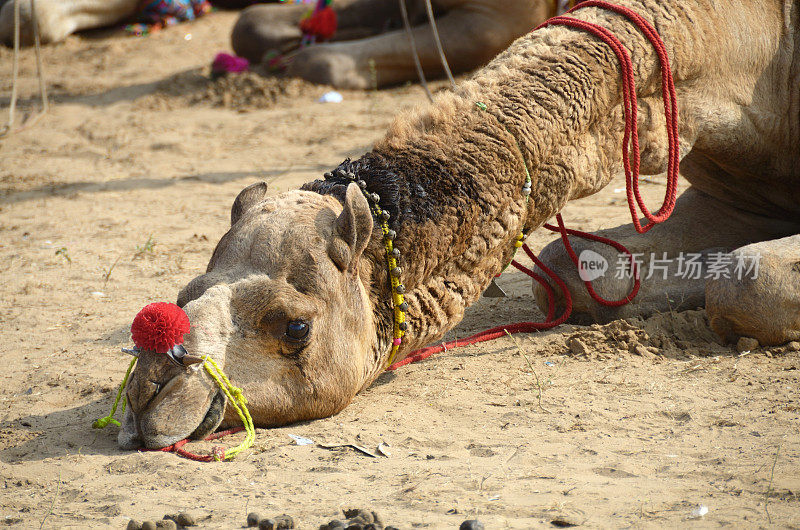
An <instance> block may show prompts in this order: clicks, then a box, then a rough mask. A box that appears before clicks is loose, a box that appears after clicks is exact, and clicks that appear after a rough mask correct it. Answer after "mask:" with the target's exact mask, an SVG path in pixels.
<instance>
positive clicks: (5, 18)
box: [0, 0, 252, 46]
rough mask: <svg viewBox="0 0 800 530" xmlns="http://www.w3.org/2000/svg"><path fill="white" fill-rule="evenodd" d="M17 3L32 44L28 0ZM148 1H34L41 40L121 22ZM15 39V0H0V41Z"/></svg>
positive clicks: (24, 38)
mask: <svg viewBox="0 0 800 530" xmlns="http://www.w3.org/2000/svg"><path fill="white" fill-rule="evenodd" d="M17 1H18V2H19V3H20V41H21V42H22V44H23V45H32V44H33V31H32V26H31V20H32V16H31V15H32V11H31V5H32V2H31V0H17ZM146 3H147V2H144V3H143V2H142V0H36V14H37V16H38V21H39V32H40V33H39V34H40V38H41V41H42V43H50V42H60V41H62V40H64V39H65V38H67V37H68V36H69V35H72V34H73V33H75V32H76V31H82V30H85V29H93V28H101V27H104V26H112V25H114V24H122V23H124V22H125V21H126V20H128V19H130V18H132V17H134V16H135V15H136V14H137V13H138V11H139V10H140V9H141V8H142V6H143V5H144V4H146ZM212 3H213V4H214V5H219V6H220V7H244V6H245V5H248V4H250V3H252V2H249V1H248V0H215V1H214V2H212ZM13 39H14V0H0V43H2V44H6V45H8V46H10V45H12V44H13Z"/></svg>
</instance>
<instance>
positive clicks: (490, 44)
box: [231, 0, 558, 89]
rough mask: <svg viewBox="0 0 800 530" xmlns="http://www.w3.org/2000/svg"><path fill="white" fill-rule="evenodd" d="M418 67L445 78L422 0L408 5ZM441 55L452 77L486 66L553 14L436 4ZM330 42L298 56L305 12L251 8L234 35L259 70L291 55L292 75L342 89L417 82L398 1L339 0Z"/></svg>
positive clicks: (463, 2)
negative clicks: (261, 64) (275, 58)
mask: <svg viewBox="0 0 800 530" xmlns="http://www.w3.org/2000/svg"><path fill="white" fill-rule="evenodd" d="M405 1H406V5H407V9H408V12H409V18H410V21H411V24H413V26H414V28H413V30H412V32H413V37H414V40H415V42H416V46H417V49H418V52H419V58H420V62H421V64H422V67H423V69H424V71H425V73H426V75H428V76H437V75H443V74H444V70H443V67H442V62H441V59H440V57H439V53H438V51H437V46H436V43H435V41H434V37H433V33H432V31H431V28H430V26H429V24H428V18H427V16H426V11H425V2H424V1H423V0H405ZM432 5H433V8H434V10H435V11H434V12H435V15H436V24H437V26H438V31H439V34H440V37H441V41H442V45H443V48H444V52H445V55H446V57H447V60H448V62H449V64H450V67H451V69H452V70H453V71H454V72H465V71H468V70H472V69H474V68H477V67H479V66H481V65H483V64H485V63H487V62H488V61H489V60H490V59H491V58H492V57H494V56H495V55H497V54H498V53H499V52H501V51H502V50H504V49H506V48H507V47H508V45H509V44H511V42H512V41H514V39H516V38H517V37H519V36H521V35H523V34H525V33H527V32H528V31H530V30H531V29H532V28H533V27H535V26H537V25H538V24H540V23H541V22H543V21H544V20H545V19H546V18H548V17H551V16H554V15H555V14H556V10H557V9H558V8H557V5H556V3H555V2H549V1H545V0H510V1H507V2H501V3H498V2H496V1H494V0H433V2H432ZM332 7H333V9H334V11H336V14H337V19H338V24H339V26H338V29H337V32H336V34H335V35H334V37H333V40H334V42H331V43H323V44H318V45H314V46H309V47H306V48H303V49H301V50H297V48H298V46H299V45H300V39H301V38H302V33H301V32H300V29H299V23H300V19H301V18H302V17H303V16H304V14H305V13H306V12H307V11H308V8H307V7H306V6H302V5H296V6H295V5H256V6H252V7H250V8H248V9H246V10H245V11H244V12H243V13H242V15H241V16H240V18H239V20H238V21H237V23H236V25H235V26H234V28H233V33H232V35H231V43H232V45H233V49H234V51H236V53H237V54H238V55H241V56H243V57H246V58H247V59H249V60H250V61H251V62H254V63H258V62H261V61H262V59H263V58H264V57H265V54H267V55H266V57H267V58H268V59H269V58H272V57H273V56H274V54H275V53H280V54H285V53H289V54H290V55H289V60H288V63H289V65H288V69H287V72H288V74H289V75H292V76H296V77H301V78H303V79H306V80H308V81H312V82H315V83H323V84H328V85H333V86H335V87H339V88H356V89H365V88H371V87H373V86H379V87H381V86H387V85H393V84H397V83H402V82H404V81H411V80H416V79H417V72H416V70H415V66H414V58H413V56H412V53H411V47H410V44H409V41H408V36H407V35H406V32H405V31H404V30H403V28H402V19H401V12H400V7H399V4H398V2H397V0H337V1H335V2H333V4H332Z"/></svg>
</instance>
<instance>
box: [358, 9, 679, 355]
mask: <svg viewBox="0 0 800 530" xmlns="http://www.w3.org/2000/svg"><path fill="white" fill-rule="evenodd" d="M659 9H660V8H659ZM592 11H594V12H596V11H597V10H592ZM589 15H590V17H592V16H594V17H595V18H601V19H602V20H601V22H602V23H603V24H604V25H606V26H608V27H614V26H617V27H616V28H615V29H616V33H618V34H619V35H620V38H621V39H622V40H623V42H625V43H626V45H629V46H630V47H632V48H634V49H635V54H634V61H633V63H634V71H635V74H636V78H637V82H638V84H639V94H640V96H644V97H649V96H650V95H652V94H654V93H656V90H658V88H659V87H658V84H657V81H658V79H659V72H658V69H657V68H655V67H654V66H655V61H654V56H653V52H652V47H651V46H650V45H649V43H646V42H645V41H644V39H643V38H642V37H641V35H639V34H638V33H636V31H635V30H632V29H631V27H630V25H629V24H627V23H626V22H620V20H619V19H618V18H614V19H613V20H610V19H609V17H610V16H609V15H607V14H605V13H600V14H599V15H597V14H596V13H595V15H592V13H590V14H589ZM618 81H619V68H618V63H617V60H616V58H615V56H614V55H613V53H612V52H611V51H610V50H609V49H608V47H607V46H606V45H605V44H603V43H601V42H599V41H597V40H596V39H592V38H587V37H586V36H585V34H581V33H580V32H576V31H573V30H568V29H564V28H552V29H547V30H544V34H540V33H537V35H536V36H535V37H531V38H529V39H527V40H525V39H521V40H520V41H518V42H517V43H515V44H514V45H513V46H512V47H511V48H510V49H509V50H508V51H507V52H505V53H504V54H502V55H501V56H499V57H498V58H497V59H495V61H493V62H492V63H490V65H488V66H487V67H486V68H484V69H483V70H482V71H481V72H480V73H479V74H477V75H476V76H475V77H474V78H473V79H472V80H470V81H468V82H466V83H464V84H463V85H461V87H460V89H459V91H458V93H457V94H448V95H444V96H440V97H439V98H438V100H437V102H436V104H435V105H432V106H429V107H428V108H426V109H423V110H421V111H419V112H418V113H416V114H414V115H411V116H404V117H401V118H399V119H398V120H397V121H396V123H395V124H394V126H393V127H392V129H391V130H390V131H389V133H388V134H387V136H386V138H385V139H384V140H382V141H381V142H380V143H379V144H378V145H377V146H376V147H375V149H374V150H373V152H372V153H370V154H368V155H366V156H365V157H364V158H362V159H361V160H360V161H359V162H358V164H362V165H363V169H364V175H366V177H365V180H367V182H368V184H369V186H370V189H372V188H373V186H375V185H376V184H377V187H378V188H381V187H382V188H384V190H385V192H386V193H383V194H382V206H384V207H385V208H389V209H390V213H391V214H392V219H393V222H394V223H396V224H395V225H394V226H393V227H394V228H395V229H396V231H397V233H398V237H397V240H396V242H395V244H396V246H397V247H398V248H399V250H400V252H401V254H402V257H401V260H400V261H401V266H402V268H403V271H404V273H403V281H404V283H405V284H406V286H407V291H408V294H407V296H406V299H407V301H408V304H409V312H408V320H409V330H408V333H407V335H406V338H405V339H404V342H403V345H402V349H401V356H402V355H405V354H408V353H409V352H410V351H411V350H413V349H415V348H418V347H421V346H424V345H426V344H428V343H430V342H433V341H437V340H439V339H440V338H441V337H442V336H443V335H444V334H445V333H446V332H447V331H448V330H449V329H452V328H453V327H454V326H455V325H456V324H457V323H458V322H459V321H460V320H461V318H462V316H463V313H464V310H465V308H466V307H467V306H468V305H470V304H471V303H473V302H474V301H476V300H477V299H478V297H479V296H480V294H481V293H482V291H483V290H484V289H485V287H486V286H487V285H488V283H489V282H490V281H491V278H492V277H494V276H495V275H496V274H497V273H498V272H500V271H501V270H502V268H503V267H504V266H505V265H506V264H507V263H508V261H509V260H510V258H511V255H512V252H513V248H514V241H515V239H516V238H517V236H518V235H519V233H520V231H521V230H524V231H525V232H526V233H527V232H528V231H530V230H532V229H534V228H537V227H539V226H541V224H543V223H544V222H545V221H546V220H547V219H548V218H550V217H552V216H553V215H554V214H556V213H557V212H558V211H560V210H561V209H562V208H563V207H564V205H565V204H566V202H567V201H568V200H570V199H574V198H580V197H583V196H586V195H590V194H592V193H594V192H596V191H599V190H600V189H601V188H602V187H603V186H605V184H607V183H608V182H609V181H610V179H611V178H612V177H613V176H614V175H615V174H617V173H618V172H619V171H620V170H621V164H620V156H619V152H620V149H621V146H622V137H623V129H624V125H623V124H624V120H623V113H622V106H621V104H620V103H621V89H620V86H619V82H618ZM658 100H659V104H660V98H658ZM651 114H652V115H654V116H655V115H657V109H656V110H654V111H653V112H652V113H651ZM660 123H663V122H659V121H658V120H657V119H656V120H655V121H647V120H645V123H643V124H641V125H642V127H643V129H652V128H654V127H659V126H660ZM654 124H655V125H654ZM654 136H655V135H654ZM652 143H653V142H651V144H652ZM655 147H656V149H654V150H653V153H654V154H651V155H650V157H649V159H647V160H645V161H644V163H645V164H648V163H649V164H650V165H651V166H653V167H657V168H659V169H660V170H663V168H665V167H666V158H665V156H663V155H665V154H666V149H660V147H662V146H660V145H656V146H655ZM526 166H527V168H528V170H529V171H530V175H531V179H532V193H531V195H530V199H529V200H528V201H527V202H526V200H525V197H524V195H523V193H522V189H523V185H524V183H525V179H526ZM387 182H390V183H391V185H388V184H386V183H387ZM377 191H378V192H379V193H381V189H377ZM387 193H388V195H387ZM384 203H385V204H384ZM370 256H371V260H370V261H371V262H372V263H373V264H375V266H374V268H373V269H372V285H373V298H374V301H375V303H376V315H379V318H380V316H381V315H382V317H383V319H384V320H387V319H390V315H391V313H390V312H389V311H386V304H387V303H388V301H389V300H390V293H389V290H388V280H387V276H386V274H387V272H386V270H385V269H386V267H385V265H383V264H384V263H385V261H384V257H383V255H382V247H381V246H380V244H376V245H374V246H373V247H372V248H371V250H370ZM384 324H385V325H384V326H383V327H382V329H384V330H387V332H388V331H389V330H390V324H391V321H390V320H389V321H388V322H385V323H384ZM389 339H390V337H389V336H387V337H382V339H381V341H380V342H381V343H382V344H383V345H384V346H387V345H388V343H389Z"/></svg>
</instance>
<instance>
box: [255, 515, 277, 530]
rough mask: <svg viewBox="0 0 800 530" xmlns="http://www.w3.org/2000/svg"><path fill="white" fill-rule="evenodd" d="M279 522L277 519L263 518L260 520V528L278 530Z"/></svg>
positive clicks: (261, 529) (259, 529)
mask: <svg viewBox="0 0 800 530" xmlns="http://www.w3.org/2000/svg"><path fill="white" fill-rule="evenodd" d="M277 528H278V523H277V521H275V519H269V518H267V519H261V520H260V521H259V522H258V530H277Z"/></svg>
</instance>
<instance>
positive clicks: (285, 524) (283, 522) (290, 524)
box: [275, 514, 294, 530]
mask: <svg viewBox="0 0 800 530" xmlns="http://www.w3.org/2000/svg"><path fill="white" fill-rule="evenodd" d="M275 521H276V522H277V523H278V524H277V526H276V528H277V530H290V529H291V528H294V519H292V516H291V515H286V514H283V515H281V516H278V517H276V518H275Z"/></svg>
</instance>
